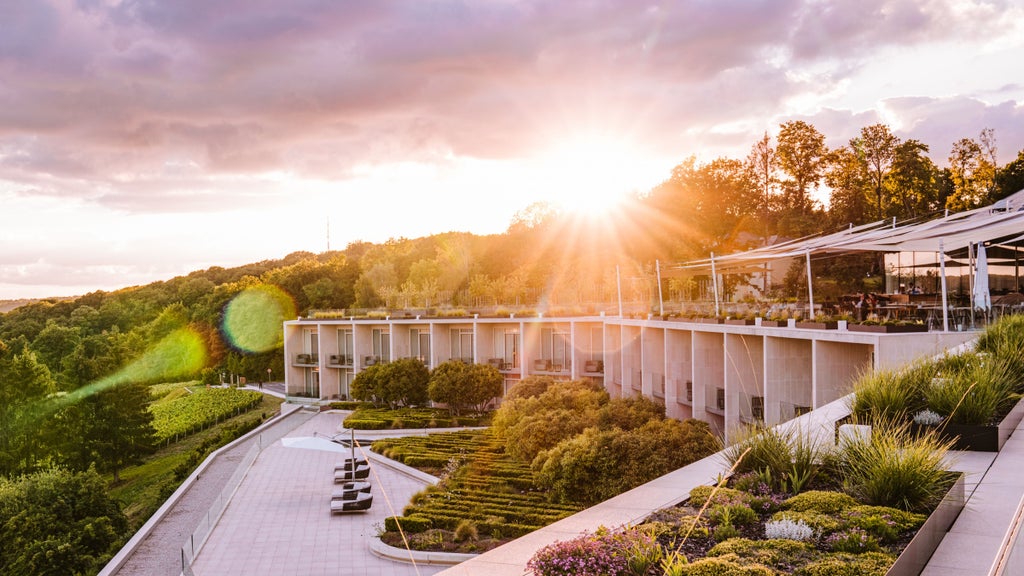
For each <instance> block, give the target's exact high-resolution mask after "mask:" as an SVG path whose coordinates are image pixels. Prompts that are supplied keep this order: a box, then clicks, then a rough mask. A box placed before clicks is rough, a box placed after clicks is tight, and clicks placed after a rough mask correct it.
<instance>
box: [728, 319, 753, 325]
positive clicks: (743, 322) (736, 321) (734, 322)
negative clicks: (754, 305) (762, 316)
mask: <svg viewBox="0 0 1024 576" xmlns="http://www.w3.org/2000/svg"><path fill="white" fill-rule="evenodd" d="M725 323H726V324H729V325H731V326H753V325H754V319H753V318H751V319H749V320H748V319H746V318H726V319H725Z"/></svg>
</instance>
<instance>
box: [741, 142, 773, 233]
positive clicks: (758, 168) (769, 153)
mask: <svg viewBox="0 0 1024 576" xmlns="http://www.w3.org/2000/svg"><path fill="white" fill-rule="evenodd" d="M747 169H748V170H749V171H750V173H751V174H752V175H753V176H752V180H753V182H754V186H755V187H756V188H757V191H758V193H759V194H760V196H761V197H760V199H759V201H758V205H759V206H760V217H761V225H762V230H761V231H760V232H761V235H762V236H763V238H764V241H765V242H767V241H768V236H769V235H770V234H771V228H770V222H771V219H770V218H769V216H770V214H771V207H772V204H773V197H774V196H775V188H776V185H777V184H778V175H777V174H778V171H779V156H778V153H777V152H776V150H775V148H773V147H772V141H771V138H770V137H769V136H768V132H767V131H765V133H764V137H763V138H761V139H760V140H758V141H757V142H755V143H754V145H753V146H752V147H751V149H750V154H748V155H747Z"/></svg>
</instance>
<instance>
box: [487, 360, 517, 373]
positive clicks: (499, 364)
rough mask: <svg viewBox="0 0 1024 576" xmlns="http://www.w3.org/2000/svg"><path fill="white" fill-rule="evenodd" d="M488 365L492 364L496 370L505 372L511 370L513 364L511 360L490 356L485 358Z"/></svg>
mask: <svg viewBox="0 0 1024 576" xmlns="http://www.w3.org/2000/svg"><path fill="white" fill-rule="evenodd" d="M487 365H488V366H494V367H495V368H496V369H497V370H498V372H502V373H507V372H512V367H513V366H514V365H513V364H512V363H511V362H506V361H505V359H504V358H490V359H488V360H487Z"/></svg>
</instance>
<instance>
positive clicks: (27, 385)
mask: <svg viewBox="0 0 1024 576" xmlns="http://www.w3.org/2000/svg"><path fill="white" fill-rule="evenodd" d="M55 390H56V384H55V382H54V380H53V377H52V376H51V375H50V371H49V369H47V367H46V365H45V364H42V363H40V362H38V361H37V360H36V356H35V354H34V353H33V352H31V351H24V352H21V353H18V354H13V353H12V351H11V350H10V349H9V348H8V347H7V346H5V345H4V343H3V342H0V475H10V474H15V473H24V472H29V471H32V470H33V469H34V468H35V467H36V465H37V463H38V462H39V461H41V460H43V459H45V457H46V452H47V451H48V450H47V448H46V446H45V443H44V440H43V435H42V433H43V431H44V429H45V422H43V421H42V420H40V419H39V418H38V417H37V416H36V414H35V411H34V410H32V406H33V405H36V404H38V403H39V402H42V401H43V400H44V399H45V398H46V396H47V395H48V394H51V393H53V392H54V391H55Z"/></svg>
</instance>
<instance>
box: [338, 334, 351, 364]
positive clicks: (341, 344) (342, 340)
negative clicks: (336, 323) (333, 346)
mask: <svg viewBox="0 0 1024 576" xmlns="http://www.w3.org/2000/svg"><path fill="white" fill-rule="evenodd" d="M352 348H353V346H352V331H351V330H338V355H339V356H340V358H339V362H338V363H339V364H343V365H345V366H350V365H351V364H352V358H354V357H355V356H354V354H353V352H352Z"/></svg>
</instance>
